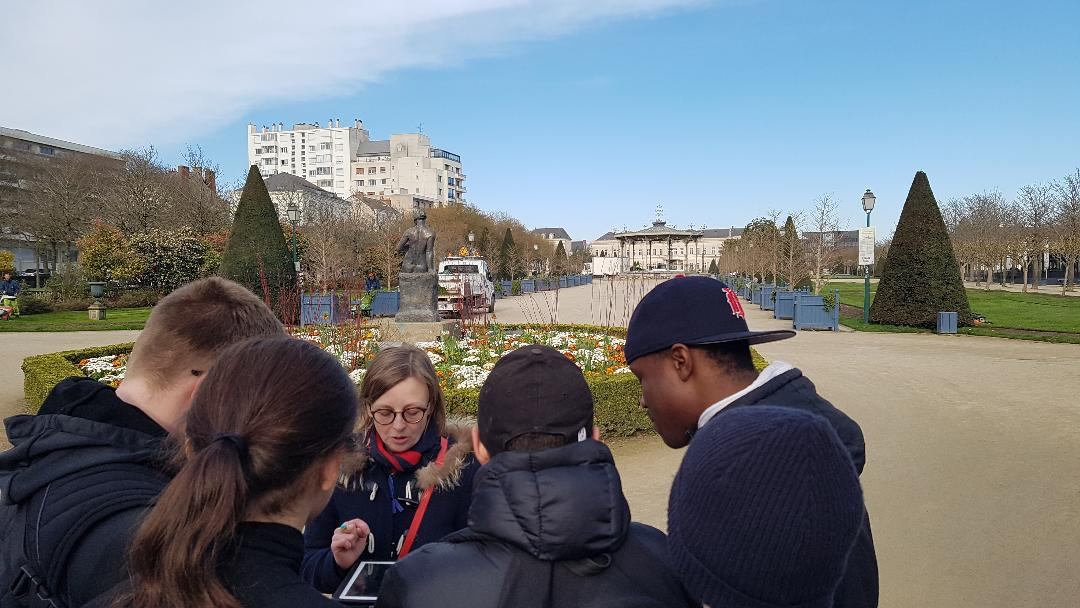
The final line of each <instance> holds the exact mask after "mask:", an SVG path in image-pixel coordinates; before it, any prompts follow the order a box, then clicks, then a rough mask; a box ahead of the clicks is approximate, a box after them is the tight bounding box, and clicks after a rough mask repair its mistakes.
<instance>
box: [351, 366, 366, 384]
mask: <svg viewBox="0 0 1080 608" xmlns="http://www.w3.org/2000/svg"><path fill="white" fill-rule="evenodd" d="M365 373H367V370H364V369H354V370H352V371H351V372H349V380H352V382H353V384H355V385H357V386H360V383H361V382H363V381H364V374H365Z"/></svg>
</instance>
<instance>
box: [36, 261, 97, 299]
mask: <svg viewBox="0 0 1080 608" xmlns="http://www.w3.org/2000/svg"><path fill="white" fill-rule="evenodd" d="M45 288H46V289H48V290H49V295H50V297H52V300H53V302H64V301H67V300H76V301H78V300H85V299H86V298H88V297H90V286H89V285H88V284H87V282H86V275H85V274H83V272H82V270H80V269H79V268H78V267H77V266H68V267H67V268H64V269H62V270H57V271H56V272H55V273H53V275H52V276H51V277H49V280H48V282H46V283H45ZM88 306H89V305H88Z"/></svg>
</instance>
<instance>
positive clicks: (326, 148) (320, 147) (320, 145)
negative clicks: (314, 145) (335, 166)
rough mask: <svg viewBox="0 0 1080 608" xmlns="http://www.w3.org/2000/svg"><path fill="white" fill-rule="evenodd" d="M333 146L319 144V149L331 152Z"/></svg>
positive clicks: (327, 143) (325, 143) (324, 143)
mask: <svg viewBox="0 0 1080 608" xmlns="http://www.w3.org/2000/svg"><path fill="white" fill-rule="evenodd" d="M332 145H333V144H331V143H330V142H323V143H321V144H319V149H320V150H329V149H330V146H332Z"/></svg>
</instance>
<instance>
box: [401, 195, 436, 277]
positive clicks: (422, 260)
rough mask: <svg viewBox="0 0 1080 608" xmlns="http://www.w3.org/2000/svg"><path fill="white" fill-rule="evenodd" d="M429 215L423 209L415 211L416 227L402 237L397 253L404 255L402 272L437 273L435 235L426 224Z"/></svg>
mask: <svg viewBox="0 0 1080 608" xmlns="http://www.w3.org/2000/svg"><path fill="white" fill-rule="evenodd" d="M425 220H427V214H426V213H424V210H423V209H422V208H417V209H416V210H415V211H413V221H414V222H415V225H414V226H413V227H412V228H409V229H408V230H406V231H405V234H403V235H401V240H400V241H398V244H397V252H398V253H404V254H405V259H403V260H402V261H401V271H402V272H413V273H416V272H435V233H434V232H432V230H431V229H430V228H428V227H427V224H426V223H425Z"/></svg>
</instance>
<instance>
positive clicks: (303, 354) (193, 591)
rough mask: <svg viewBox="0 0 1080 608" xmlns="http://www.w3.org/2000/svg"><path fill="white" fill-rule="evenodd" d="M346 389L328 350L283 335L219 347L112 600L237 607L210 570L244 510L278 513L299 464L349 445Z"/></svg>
mask: <svg viewBox="0 0 1080 608" xmlns="http://www.w3.org/2000/svg"><path fill="white" fill-rule="evenodd" d="M356 416H357V406H356V391H355V386H354V385H353V383H352V381H350V380H349V377H348V375H347V374H346V373H345V371H344V370H343V369H342V367H341V365H340V364H339V363H338V361H337V360H336V359H334V358H333V357H332V356H330V355H328V354H326V353H325V352H323V351H322V350H321V349H319V348H318V347H316V346H313V345H311V344H308V343H306V342H304V341H302V340H297V339H295V338H289V337H280V338H256V339H253V340H249V341H246V342H242V343H240V344H237V345H234V346H232V347H230V348H228V349H226V350H225V351H224V352H222V353H221V356H220V358H219V360H218V363H216V364H215V365H214V366H213V367H212V368H211V369H210V372H209V373H208V374H207V376H206V380H204V381H203V383H202V385H201V386H200V387H199V390H198V391H197V392H196V394H195V398H194V401H193V402H192V406H191V410H190V411H189V412H188V413H187V415H186V416H185V418H184V424H183V427H184V439H183V442H184V449H183V450H181V451H180V453H178V454H177V457H178V459H179V462H178V465H177V467H176V469H175V470H177V474H176V476H175V477H174V478H173V480H172V481H171V482H170V483H169V485H168V487H167V488H166V489H165V491H164V492H163V493H162V494H161V496H160V497H158V501H157V504H156V506H155V507H154V508H153V510H151V511H150V514H149V515H148V516H147V517H146V519H145V520H144V521H143V524H142V526H141V527H140V528H139V532H138V534H137V535H136V536H135V539H134V541H133V543H132V546H131V550H130V555H129V560H130V561H129V567H130V570H131V578H132V580H131V584H132V587H131V590H130V591H129V592H128V593H126V594H125V595H124V596H122V597H120V598H117V601H116V602H115V603H116V605H117V606H125V607H138V608H150V607H154V608H158V607H163V608H211V607H226V608H240V602H239V601H238V600H237V599H236V597H234V596H233V595H232V593H231V592H230V591H229V590H228V589H227V588H226V587H225V585H224V584H223V582H222V580H221V579H220V578H219V576H218V569H219V567H220V566H221V565H222V563H224V561H225V560H226V559H227V557H228V555H227V552H229V551H233V550H234V549H235V548H236V546H237V540H238V539H237V538H236V530H237V527H238V526H239V524H240V523H241V522H242V521H244V519H245V518H246V517H248V516H249V515H250V514H251V513H252V512H253V510H254V512H256V513H259V514H260V515H262V516H266V515H270V516H272V515H274V514H277V513H281V512H284V511H285V510H287V509H288V508H290V507H291V506H292V502H293V501H294V500H296V499H297V498H299V496H300V495H301V493H302V492H303V491H304V488H306V487H307V485H306V484H307V483H308V481H307V480H305V478H304V474H305V473H306V472H307V471H308V469H309V467H311V466H312V465H313V464H316V463H318V462H319V461H320V460H321V459H323V458H326V457H329V456H330V455H332V454H333V453H335V451H337V450H340V449H342V448H343V447H345V446H346V445H347V444H348V443H349V441H348V440H349V437H350V434H351V431H352V427H353V425H354V424H355V422H356Z"/></svg>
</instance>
